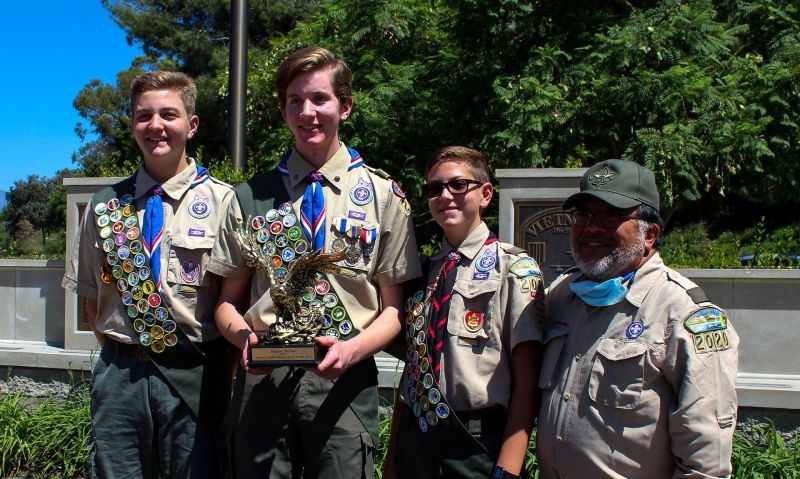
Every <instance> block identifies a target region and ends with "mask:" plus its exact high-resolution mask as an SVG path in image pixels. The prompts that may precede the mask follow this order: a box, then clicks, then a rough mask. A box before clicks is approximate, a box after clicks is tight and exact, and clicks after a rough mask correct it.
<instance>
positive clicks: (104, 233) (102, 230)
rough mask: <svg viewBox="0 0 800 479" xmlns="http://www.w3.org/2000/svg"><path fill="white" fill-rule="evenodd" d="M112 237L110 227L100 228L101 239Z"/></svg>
mask: <svg viewBox="0 0 800 479" xmlns="http://www.w3.org/2000/svg"><path fill="white" fill-rule="evenodd" d="M110 236H111V227H110V226H104V227H102V228H100V237H101V238H103V239H105V238H109V237H110Z"/></svg>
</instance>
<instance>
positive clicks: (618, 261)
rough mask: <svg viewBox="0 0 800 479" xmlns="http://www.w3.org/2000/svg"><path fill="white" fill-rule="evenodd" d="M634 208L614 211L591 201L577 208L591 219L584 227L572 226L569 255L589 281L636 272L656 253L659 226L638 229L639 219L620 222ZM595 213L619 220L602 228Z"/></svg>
mask: <svg viewBox="0 0 800 479" xmlns="http://www.w3.org/2000/svg"><path fill="white" fill-rule="evenodd" d="M636 209H637V208H628V209H619V208H614V207H613V206H611V205H609V204H607V203H604V202H602V201H600V200H598V199H594V198H592V199H588V200H586V201H583V202H582V203H580V204H579V205H577V207H576V210H579V211H584V212H588V213H590V214H591V216H590V219H589V224H588V225H586V226H577V225H572V230H571V239H572V255H573V258H574V259H575V262H576V264H577V265H578V267H579V268H580V269H581V271H583V272H584V273H585V274H586V276H588V277H589V278H590V279H593V280H596V281H605V280H607V279H610V278H615V277H618V276H622V275H624V274H625V273H628V272H630V271H634V270H636V269H638V268H639V266H641V265H642V264H644V262H645V261H647V260H648V259H649V258H650V256H652V255H653V254H655V250H654V249H653V243H654V242H655V238H656V237H657V236H658V231H657V229H658V227H657V226H655V225H649V226H648V227H647V228H646V229H640V226H639V224H640V223H639V221H638V220H636V219H623V218H626V217H628V216H631V215H633V214H634V213H635V212H636ZM598 213H606V214H616V215H620V221H619V222H618V224H617V225H616V226H613V227H609V228H602V227H600V226H599V225H598V221H597V218H596V217H595V216H594V215H596V214H598ZM654 230H655V231H654Z"/></svg>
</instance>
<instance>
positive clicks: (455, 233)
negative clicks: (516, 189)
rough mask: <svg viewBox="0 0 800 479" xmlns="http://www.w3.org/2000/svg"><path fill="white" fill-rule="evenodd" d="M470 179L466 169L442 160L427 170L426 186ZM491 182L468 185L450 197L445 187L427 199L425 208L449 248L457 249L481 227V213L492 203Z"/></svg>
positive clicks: (453, 162)
mask: <svg viewBox="0 0 800 479" xmlns="http://www.w3.org/2000/svg"><path fill="white" fill-rule="evenodd" d="M461 178H463V179H469V180H474V179H475V177H474V175H472V174H471V173H470V171H469V169H468V168H467V167H466V166H465V165H463V164H461V163H458V162H455V161H444V162H442V163H438V164H436V165H434V166H433V167H432V168H431V169H430V171H428V175H427V181H428V183H447V182H448V181H451V180H455V179H461ZM493 191H494V190H493V188H492V184H491V183H482V184H480V185H470V187H469V188H468V189H467V191H466V192H465V193H462V194H452V193H450V191H449V190H448V189H447V188H444V189H443V190H442V193H441V194H440V195H439V196H436V197H434V198H428V208H429V209H430V211H431V215H432V216H433V219H434V220H435V221H436V223H437V224H438V225H439V226H440V227H441V228H442V230H443V231H444V237H445V240H447V242H448V243H450V246H453V247H456V248H457V247H458V246H459V245H460V244H461V243H462V242H463V241H464V239H466V237H467V236H468V235H469V234H470V233H471V232H472V231H473V230H474V229H475V228H477V227H478V226H479V225H480V224H481V210H483V209H484V208H486V207H487V206H489V202H490V201H491V200H492V193H493Z"/></svg>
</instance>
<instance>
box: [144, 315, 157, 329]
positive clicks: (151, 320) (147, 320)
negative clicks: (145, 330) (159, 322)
mask: <svg viewBox="0 0 800 479" xmlns="http://www.w3.org/2000/svg"><path fill="white" fill-rule="evenodd" d="M143 317H144V323H145V324H146V325H148V326H152V325H154V324H156V317H155V316H153V314H152V313H147V314H145V315H144V316H143Z"/></svg>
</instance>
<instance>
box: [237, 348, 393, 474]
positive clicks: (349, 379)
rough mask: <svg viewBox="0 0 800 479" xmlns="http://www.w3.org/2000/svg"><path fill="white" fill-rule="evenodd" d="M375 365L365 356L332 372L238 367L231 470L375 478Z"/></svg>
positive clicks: (376, 419) (376, 422)
mask: <svg viewBox="0 0 800 479" xmlns="http://www.w3.org/2000/svg"><path fill="white" fill-rule="evenodd" d="M377 386H378V370H377V368H376V366H375V360H374V359H372V358H370V359H365V360H364V361H362V362H360V363H358V364H356V365H355V366H352V367H351V368H350V369H348V370H347V371H346V372H345V373H344V374H342V375H341V376H340V377H338V378H336V379H335V380H333V381H331V380H327V379H322V378H320V377H319V376H317V375H316V374H314V373H311V372H306V371H305V370H303V369H300V368H293V367H283V368H277V369H275V370H274V371H273V372H272V374H270V375H267V376H256V375H252V374H245V373H244V371H243V370H242V369H241V368H240V369H239V372H238V373H237V377H236V385H235V386H234V397H233V404H232V407H231V413H232V414H231V416H229V419H230V420H231V421H232V422H233V424H232V427H233V433H232V438H231V449H232V451H231V453H232V454H231V455H232V462H233V476H234V477H235V478H238V479H250V478H274V479H278V478H282V479H283V478H290V477H291V478H295V479H299V478H300V477H302V478H304V479H315V478H324V479H336V478H342V479H357V478H371V477H372V473H373V469H374V454H375V445H376V442H377V433H378V387H377Z"/></svg>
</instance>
